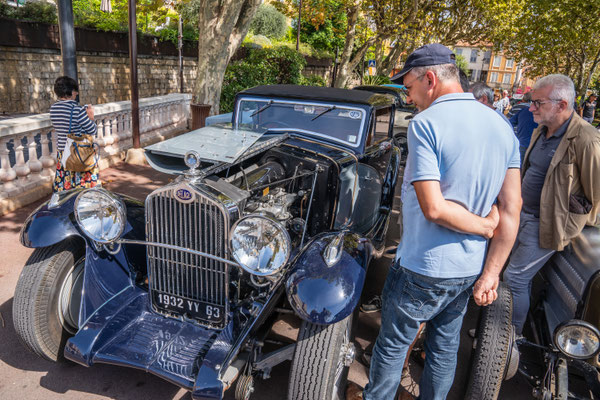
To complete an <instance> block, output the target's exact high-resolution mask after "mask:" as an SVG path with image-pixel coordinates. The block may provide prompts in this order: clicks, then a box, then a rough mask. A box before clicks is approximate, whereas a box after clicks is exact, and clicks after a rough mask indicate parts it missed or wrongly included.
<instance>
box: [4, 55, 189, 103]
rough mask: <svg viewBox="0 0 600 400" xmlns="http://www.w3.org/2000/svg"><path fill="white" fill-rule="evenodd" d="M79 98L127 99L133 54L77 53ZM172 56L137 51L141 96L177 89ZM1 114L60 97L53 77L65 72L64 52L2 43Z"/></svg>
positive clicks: (186, 76)
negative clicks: (145, 53) (56, 94)
mask: <svg viewBox="0 0 600 400" xmlns="http://www.w3.org/2000/svg"><path fill="white" fill-rule="evenodd" d="M183 65H184V68H183V72H184V74H183V75H184V89H187V90H185V91H186V92H187V93H190V92H191V88H192V86H191V85H192V83H193V81H194V79H195V74H196V70H195V67H196V61H195V60H194V59H193V58H191V57H184V63H183ZM77 67H78V73H79V81H80V86H79V89H80V96H79V97H80V101H81V103H83V104H88V103H91V104H101V103H110V102H114V101H121V100H129V99H130V90H129V57H128V56H127V55H125V54H119V53H112V54H111V53H86V52H77ZM178 68H179V67H178V60H177V57H174V56H147V55H140V56H138V82H139V96H140V97H152V96H159V95H164V94H168V93H176V92H177V91H178V90H179V88H178V84H177V82H178V80H177V74H178ZM0 70H1V71H2V74H0V113H33V114H38V113H45V112H48V108H50V105H52V103H53V102H55V101H56V98H55V96H54V92H53V85H54V80H55V79H56V78H57V77H58V76H60V75H61V73H62V59H61V55H60V51H58V50H52V49H31V48H20V47H7V46H0Z"/></svg>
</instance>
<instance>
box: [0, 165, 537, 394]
mask: <svg viewBox="0 0 600 400" xmlns="http://www.w3.org/2000/svg"><path fill="white" fill-rule="evenodd" d="M101 179H102V181H103V182H104V187H105V188H107V189H108V190H111V191H115V192H119V193H123V194H127V195H129V196H132V197H136V198H138V199H144V198H145V197H146V196H147V195H148V194H149V193H150V192H151V191H152V190H154V189H156V188H158V187H161V186H163V185H164V184H166V183H167V182H169V180H170V179H171V177H170V176H168V175H165V174H161V173H158V172H156V171H153V170H152V169H151V168H150V167H139V166H131V165H126V164H118V165H116V166H115V167H113V168H109V169H106V170H103V171H102V172H101ZM399 192H400V191H399V190H397V193H396V200H397V202H399ZM43 201H45V200H40V201H38V202H36V203H34V204H31V205H29V206H27V207H24V208H21V209H19V210H17V211H15V212H13V213H11V214H7V215H5V216H2V217H0V257H1V258H0V376H1V377H2V378H1V379H0V399H3V400H12V399H15V400H16V399H24V398H25V399H44V400H53V399H61V400H63V399H69V400H70V399H78V400H79V399H119V400H121V399H123V400H129V399H131V400H134V399H135V400H137V399H140V398H141V399H144V400H159V399H160V400H167V399H169V400H171V399H173V400H175V399H186V400H190V399H191V396H190V395H189V393H188V392H187V391H185V390H183V389H179V388H178V387H176V386H174V385H172V384H170V383H168V382H166V381H163V380H162V379H160V378H158V377H156V376H154V375H151V374H149V373H146V372H144V371H139V370H134V369H131V368H123V367H117V366H111V365H104V364H99V365H95V366H93V367H91V368H85V367H82V366H79V365H76V364H73V363H64V364H56V363H51V362H48V361H45V360H42V359H40V358H38V357H37V356H35V355H34V354H32V353H30V352H28V351H27V350H26V349H25V348H24V347H23V346H22V345H21V344H20V343H19V339H18V338H17V335H16V333H15V331H14V328H13V321H12V303H13V292H14V289H15V286H16V283H17V280H18V277H19V274H20V271H21V269H22V267H23V265H24V264H25V262H26V260H27V258H28V257H29V256H30V254H31V252H32V249H27V248H25V247H23V246H21V244H20V243H19V231H20V229H21V226H22V224H23V222H24V221H25V219H26V218H27V216H28V215H29V214H31V213H32V212H33V211H34V210H35V209H36V208H37V207H38V206H39V205H40V204H41V203H42V202H43ZM396 209H399V207H398V204H397V205H396ZM398 215H399V214H398V212H397V211H394V214H393V217H392V221H391V223H390V230H389V233H388V239H387V246H388V247H389V248H392V247H393V246H395V245H397V243H398V240H399V226H398V224H397V223H396V221H397V219H398ZM392 257H393V255H386V256H384V257H382V258H381V259H379V260H374V261H373V262H372V264H371V265H370V267H369V272H368V274H367V283H366V287H365V291H364V293H365V298H368V296H369V295H371V294H374V293H378V292H379V291H380V290H381V288H382V287H383V282H384V280H385V275H386V274H387V270H388V268H389V265H390V263H391V260H392ZM477 315H478V310H477V308H476V307H471V308H470V309H469V312H468V314H467V317H466V318H465V323H464V326H463V333H462V334H461V345H460V346H461V347H460V351H459V358H458V365H457V372H456V379H455V382H454V385H453V387H452V391H451V393H450V395H449V397H448V399H450V400H460V399H463V397H464V389H465V388H466V384H467V381H468V374H469V359H470V354H471V349H472V343H473V341H472V339H471V338H470V337H468V335H467V334H466V332H467V330H468V329H469V328H472V327H475V325H476V323H477ZM380 317H381V316H380V313H371V314H364V313H361V314H360V316H359V326H358V332H357V336H356V339H355V343H356V347H357V352H358V355H360V354H361V353H362V352H363V351H364V350H365V349H370V348H371V347H372V344H373V341H374V340H375V338H376V337H377V333H378V330H379V324H380ZM298 327H299V320H298V319H297V318H295V317H293V316H287V317H285V318H282V319H281V320H279V321H277V323H276V324H275V326H274V329H273V333H272V334H273V335H274V336H286V337H291V338H294V337H295V335H297V332H298ZM409 367H410V376H409V377H407V378H405V379H403V381H402V384H403V386H404V387H405V388H406V389H407V390H409V391H410V392H411V393H413V394H415V395H416V394H418V379H419V376H420V373H421V366H420V365H419V364H418V363H415V362H414V361H411V363H410V365H409ZM289 368H290V363H289V362H285V363H283V364H281V365H279V366H277V367H275V368H274V369H273V371H272V373H271V378H270V379H268V380H262V379H257V380H256V381H255V388H256V390H255V393H254V394H253V395H252V397H251V399H252V400H274V399H285V398H286V394H287V381H288V375H289ZM367 374H368V370H367V367H365V366H364V365H362V364H361V363H360V362H358V361H355V362H354V363H353V364H352V366H351V367H350V374H349V379H350V380H351V381H353V382H355V383H357V384H358V385H360V386H364V385H365V384H366V383H367ZM233 391H234V387H232V388H230V389H229V390H228V391H227V392H226V394H225V398H226V399H234V393H233ZM499 398H500V399H510V400H525V399H532V396H531V389H530V387H529V386H528V385H527V383H526V382H525V381H524V379H522V378H521V377H520V376H517V377H515V378H513V379H512V380H511V381H508V382H505V384H504V385H503V387H502V391H501V393H500V397H499Z"/></svg>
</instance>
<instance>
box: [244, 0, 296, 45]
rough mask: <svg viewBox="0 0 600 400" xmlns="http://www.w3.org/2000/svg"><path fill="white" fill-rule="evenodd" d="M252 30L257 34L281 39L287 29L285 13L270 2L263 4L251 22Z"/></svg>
mask: <svg viewBox="0 0 600 400" xmlns="http://www.w3.org/2000/svg"><path fill="white" fill-rule="evenodd" d="M250 31H251V32H252V33H254V34H255V35H264V36H266V37H268V38H271V39H281V38H282V37H283V36H285V33H286V31H287V23H286V20H285V15H283V14H282V13H280V12H279V11H277V9H276V8H275V7H273V6H272V5H270V4H261V6H260V7H259V8H258V11H257V12H256V15H255V16H254V19H253V20H252V23H251V24H250Z"/></svg>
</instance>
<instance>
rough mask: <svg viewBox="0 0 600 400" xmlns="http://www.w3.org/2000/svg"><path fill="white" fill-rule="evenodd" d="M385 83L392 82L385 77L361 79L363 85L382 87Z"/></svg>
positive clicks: (366, 76)
mask: <svg viewBox="0 0 600 400" xmlns="http://www.w3.org/2000/svg"><path fill="white" fill-rule="evenodd" d="M386 83H392V81H391V80H390V78H389V77H387V76H385V75H365V76H364V77H363V85H384V84H386Z"/></svg>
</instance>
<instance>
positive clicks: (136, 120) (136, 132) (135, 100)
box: [128, 0, 140, 149]
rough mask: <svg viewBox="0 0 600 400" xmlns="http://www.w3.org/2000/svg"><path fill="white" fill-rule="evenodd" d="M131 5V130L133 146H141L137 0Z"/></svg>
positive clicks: (136, 147) (130, 3)
mask: <svg viewBox="0 0 600 400" xmlns="http://www.w3.org/2000/svg"><path fill="white" fill-rule="evenodd" d="M128 6H129V78H130V83H129V85H130V88H131V132H132V137H133V148H134V149H139V148H140V106H139V97H138V79H137V78H138V76H137V25H136V22H135V0H128Z"/></svg>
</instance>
